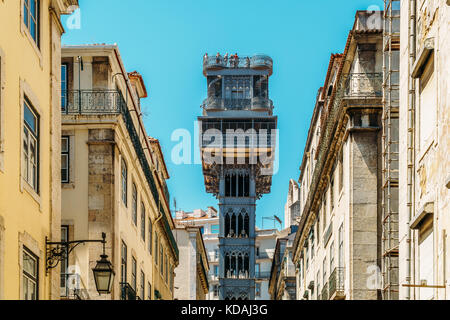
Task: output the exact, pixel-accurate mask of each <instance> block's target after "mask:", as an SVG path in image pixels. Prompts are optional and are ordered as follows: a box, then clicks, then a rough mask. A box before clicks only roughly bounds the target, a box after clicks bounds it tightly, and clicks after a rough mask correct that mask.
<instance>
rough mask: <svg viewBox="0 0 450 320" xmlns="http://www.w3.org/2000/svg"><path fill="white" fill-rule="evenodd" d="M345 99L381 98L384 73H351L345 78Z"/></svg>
mask: <svg viewBox="0 0 450 320" xmlns="http://www.w3.org/2000/svg"><path fill="white" fill-rule="evenodd" d="M343 82H344V92H343V95H344V98H381V97H382V95H383V87H382V86H383V74H382V73H349V74H346V75H344V76H343Z"/></svg>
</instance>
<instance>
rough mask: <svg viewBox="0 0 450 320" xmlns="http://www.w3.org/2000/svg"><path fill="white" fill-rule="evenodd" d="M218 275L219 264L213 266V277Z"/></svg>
mask: <svg viewBox="0 0 450 320" xmlns="http://www.w3.org/2000/svg"><path fill="white" fill-rule="evenodd" d="M218 276H219V266H218V265H215V266H214V277H216V278H217V277H218Z"/></svg>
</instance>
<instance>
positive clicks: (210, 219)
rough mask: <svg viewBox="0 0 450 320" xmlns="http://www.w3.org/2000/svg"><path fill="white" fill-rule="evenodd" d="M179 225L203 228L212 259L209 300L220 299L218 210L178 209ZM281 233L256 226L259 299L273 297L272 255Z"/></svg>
mask: <svg viewBox="0 0 450 320" xmlns="http://www.w3.org/2000/svg"><path fill="white" fill-rule="evenodd" d="M175 223H176V224H177V225H184V226H196V227H200V230H201V232H202V234H203V242H204V244H205V248H206V252H207V256H208V260H209V276H208V282H209V293H208V294H207V296H206V299H207V300H218V299H219V216H218V213H217V210H216V209H215V208H213V207H208V209H207V210H206V211H204V210H202V209H196V210H194V211H193V212H184V211H177V213H176V217H175ZM277 236H278V230H276V229H265V230H258V229H256V266H255V277H256V290H255V291H256V292H255V293H256V294H255V295H256V300H269V299H270V295H269V277H270V268H271V266H272V258H273V253H274V250H275V244H276V240H277Z"/></svg>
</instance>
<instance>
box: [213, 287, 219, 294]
mask: <svg viewBox="0 0 450 320" xmlns="http://www.w3.org/2000/svg"><path fill="white" fill-rule="evenodd" d="M213 292H214V297H218V296H219V286H218V285H217V284H215V285H214V289H213Z"/></svg>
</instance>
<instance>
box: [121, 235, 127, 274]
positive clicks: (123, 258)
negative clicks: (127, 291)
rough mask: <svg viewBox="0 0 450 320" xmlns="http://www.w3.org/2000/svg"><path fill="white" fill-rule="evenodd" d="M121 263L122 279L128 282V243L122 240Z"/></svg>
mask: <svg viewBox="0 0 450 320" xmlns="http://www.w3.org/2000/svg"><path fill="white" fill-rule="evenodd" d="M121 251H122V252H121V263H120V281H121V282H122V283H126V282H127V245H126V244H125V242H123V241H122V249H121Z"/></svg>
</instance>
